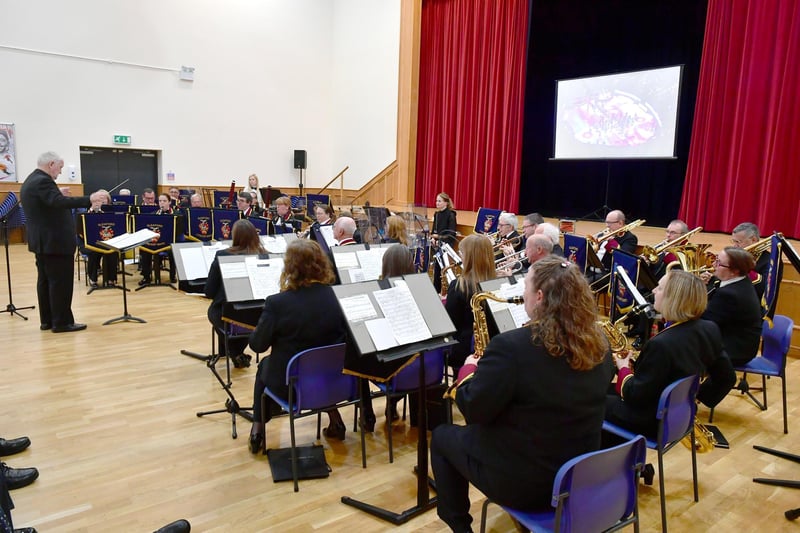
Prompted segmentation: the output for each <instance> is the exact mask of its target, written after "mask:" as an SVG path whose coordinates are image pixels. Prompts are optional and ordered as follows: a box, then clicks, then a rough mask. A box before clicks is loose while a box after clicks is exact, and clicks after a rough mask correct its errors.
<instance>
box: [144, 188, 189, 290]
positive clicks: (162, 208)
mask: <svg viewBox="0 0 800 533" xmlns="http://www.w3.org/2000/svg"><path fill="white" fill-rule="evenodd" d="M154 214H155V215H169V216H173V215H174V214H175V209H174V208H173V207H172V198H170V196H169V195H168V194H166V193H161V194H159V195H158V210H157V211H156V212H155V213H154ZM179 220H181V219H180V218H175V222H174V223H175V224H176V225H178V224H179ZM181 231H182V230H181V229H179V228H177V227H176V228H175V235H179V234H180V232H181ZM167 260H168V261H169V281H170V283H175V281H176V280H177V272H176V269H175V257H174V255H173V254H172V248H171V247H170V249H169V250H168V251H167ZM157 261H161V258H160V257H159V258H158V259H157ZM139 263H140V266H141V267H142V279H141V280H140V281H139V285H140V286H145V285H150V283H151V281H152V275H153V254H151V253H147V252H142V251H140V252H139ZM159 264H160V263H159ZM158 283H160V281H158Z"/></svg>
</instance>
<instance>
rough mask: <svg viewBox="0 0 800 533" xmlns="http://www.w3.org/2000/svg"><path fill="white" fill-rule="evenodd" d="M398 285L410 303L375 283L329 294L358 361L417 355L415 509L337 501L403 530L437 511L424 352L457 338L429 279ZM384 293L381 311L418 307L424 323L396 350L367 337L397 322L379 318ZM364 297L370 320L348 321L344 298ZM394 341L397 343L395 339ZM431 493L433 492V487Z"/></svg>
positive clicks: (336, 288) (421, 276) (422, 276)
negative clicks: (382, 323)
mask: <svg viewBox="0 0 800 533" xmlns="http://www.w3.org/2000/svg"><path fill="white" fill-rule="evenodd" d="M402 279H403V280H404V281H405V284H406V287H407V288H408V293H410V298H409V296H408V294H407V293H404V292H403V291H402V289H398V287H392V288H390V289H382V288H381V285H380V284H379V282H377V281H366V282H364V283H357V284H351V285H339V286H334V287H333V291H334V293H335V294H336V297H337V299H338V300H339V304H340V305H341V306H342V310H343V311H344V314H345V316H346V317H348V320H347V327H348V329H349V330H350V333H351V335H352V338H353V340H354V341H355V343H356V348H357V350H358V353H359V354H360V355H361V357H376V358H377V359H378V360H380V361H394V360H397V359H400V358H408V357H411V356H412V355H414V354H415V353H419V354H420V365H419V368H420V370H419V388H418V394H419V398H420V401H419V402H418V406H417V411H418V414H417V416H418V419H417V420H418V421H419V430H418V431H417V435H418V440H417V468H416V469H415V473H416V475H417V503H416V505H414V506H412V507H410V508H408V509H406V510H404V511H402V512H400V513H395V512H393V511H390V510H388V509H383V508H380V507H377V506H375V505H371V504H368V503H365V502H362V501H359V500H356V499H354V498H350V497H348V496H342V500H341V501H342V503H344V504H345V505H350V506H352V507H355V508H356V509H360V510H362V511H364V512H366V513H369V514H371V515H373V516H376V517H378V518H380V519H382V520H386V521H388V522H391V523H392V524H395V525H400V524H404V523H406V522H408V521H409V520H411V519H412V518H414V517H415V516H417V515H420V514H422V513H424V512H425V511H428V510H430V509H433V508H434V507H436V503H437V499H436V498H435V497H434V498H431V497H430V494H429V493H428V486H429V485H430V486H431V487H433V485H432V483H431V481H430V480H429V478H428V433H427V430H426V428H427V427H428V421H427V409H426V408H425V402H424V401H422V399H423V398H425V389H426V387H425V352H426V351H429V350H434V349H436V348H441V347H444V346H450V345H452V344H455V343H456V342H457V341H455V340H454V339H453V337H452V334H453V333H454V332H455V327H454V326H453V322H452V321H451V320H450V317H449V316H448V315H447V311H446V310H445V308H444V307H443V306H442V302H441V300H440V299H439V296H438V295H437V294H436V291H435V290H434V288H433V285H432V284H431V281H430V278H429V277H428V275H427V274H424V273H423V274H410V275H407V276H403V277H402ZM385 290H392V291H394V293H393V294H389V293H386V294H378V297H379V298H380V299H381V300H382V301H383V305H384V306H385V305H387V304H388V302H394V304H395V305H398V304H399V305H401V306H403V308H404V309H408V308H409V307H412V306H416V309H417V310H418V311H419V315H421V317H422V320H423V321H424V325H425V326H426V329H427V331H426V332H423V333H422V334H420V335H418V336H417V337H415V338H414V340H411V341H410V342H405V343H404V344H399V345H398V346H394V347H385V346H381V347H380V348H379V347H378V346H376V344H375V343H376V341H378V342H380V341H379V340H378V337H376V338H375V339H373V337H372V336H371V334H370V332H369V331H370V329H372V328H373V326H375V325H377V324H376V322H375V321H376V320H378V321H379V322H380V321H381V319H386V320H387V321H388V322H390V323H391V322H392V321H394V320H397V318H398V317H397V316H385V315H384V314H383V309H384V307H382V306H381V304H378V299H377V298H378V297H376V293H381V292H384V291H385ZM364 296H366V297H367V298H369V301H370V303H371V304H372V306H373V312H374V318H373V317H370V318H368V319H366V320H364V319H355V320H353V319H351V318H352V310H351V308H350V305H349V303H348V302H350V301H352V300H348V298H351V297H357V298H358V299H359V300H360V302H363V297H364ZM389 305H390V304H389ZM356 307H359V308H360V309H362V310H363V306H362V305H357V306H356ZM387 310H388V308H387ZM412 311H413V309H412ZM361 316H363V315H361ZM376 330H377V328H376ZM415 331H416V332H418V333H419V332H420V329H415ZM425 335H429V336H428V337H427V338H424V339H422V337H424V336H425ZM382 338H385V337H382ZM392 338H393V339H396V337H392ZM417 339H421V340H417ZM361 403H362V404H361V409H362V412H364V398H363V397H362V400H361ZM362 419H363V417H362ZM361 441H362V445H363V444H364V428H363V426H362V428H361ZM363 466H364V468H366V466H367V465H366V460H365V461H364V464H363ZM433 488H434V490H435V487H433Z"/></svg>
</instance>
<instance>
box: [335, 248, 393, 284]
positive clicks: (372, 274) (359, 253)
mask: <svg viewBox="0 0 800 533" xmlns="http://www.w3.org/2000/svg"><path fill="white" fill-rule="evenodd" d="M389 246H396V245H395V244H380V245H379V244H372V245H370V247H369V249H367V248H366V247H365V246H364V245H363V244H355V245H350V246H335V247H333V248H331V252H332V253H333V261H334V263H336V270H337V271H338V272H339V279H341V282H342V283H343V284H347V283H359V282H361V281H372V280H376V279H378V278H379V277H381V267H382V265H383V254H384V253H385V252H386V250H387V249H388V248H389Z"/></svg>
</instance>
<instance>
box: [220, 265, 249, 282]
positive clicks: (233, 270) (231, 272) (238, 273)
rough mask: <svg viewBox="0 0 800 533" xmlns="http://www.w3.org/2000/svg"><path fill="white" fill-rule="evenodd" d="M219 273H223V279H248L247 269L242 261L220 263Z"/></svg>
mask: <svg viewBox="0 0 800 533" xmlns="http://www.w3.org/2000/svg"><path fill="white" fill-rule="evenodd" d="M219 271H220V272H221V273H222V277H223V279H234V278H246V277H247V267H246V266H245V264H244V263H243V262H240V261H237V262H235V263H220V264H219Z"/></svg>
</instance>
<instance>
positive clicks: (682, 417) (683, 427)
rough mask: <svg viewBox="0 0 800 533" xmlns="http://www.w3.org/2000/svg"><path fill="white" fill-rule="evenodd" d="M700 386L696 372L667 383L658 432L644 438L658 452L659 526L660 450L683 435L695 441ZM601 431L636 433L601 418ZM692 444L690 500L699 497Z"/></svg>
mask: <svg viewBox="0 0 800 533" xmlns="http://www.w3.org/2000/svg"><path fill="white" fill-rule="evenodd" d="M699 387H700V378H699V377H698V376H688V377H685V378H682V379H679V380H677V381H676V382H674V383H672V384H670V385H669V386H668V387H667V388H666V389H664V392H662V393H661V398H660V399H659V400H658V410H657V411H656V419H657V420H658V434H657V437H656V440H652V439H649V438H648V439H647V441H646V442H647V447H648V448H650V449H651V450H656V451H657V452H658V488H659V491H660V494H659V497H660V499H661V530H662V531H664V532H665V533H666V531H667V503H666V498H665V495H664V454H665V453H667V452H668V451H669V450H670V449H671V448H672V447H673V446H675V445H676V444H677V443H678V442H680V441H681V439H682V438H683V437H685V436H686V435H691V436H692V437H691V438H692V440H691V442H692V443H694V442H695V434H694V417H695V414H696V413H697V402H696V401H695V397H696V396H697V389H698V388H699ZM603 431H608V432H609V433H613V434H615V435H619V436H620V437H622V438H624V439H628V440H630V439H633V438H634V437H636V434H635V433H632V432H630V431H628V430H626V429H623V428H621V427H619V426H615V425H614V424H612V423H610V422H603ZM691 448H692V481H693V483H694V501H696V502H697V501H700V498H699V496H698V494H697V450H696V449H695V447H694V446H692V447H691Z"/></svg>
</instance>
